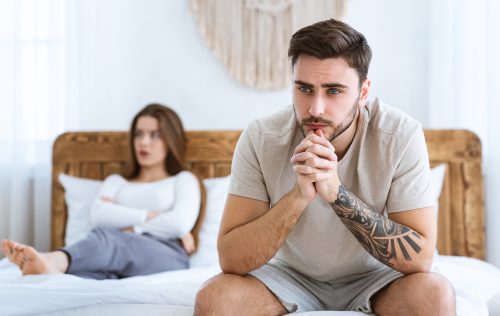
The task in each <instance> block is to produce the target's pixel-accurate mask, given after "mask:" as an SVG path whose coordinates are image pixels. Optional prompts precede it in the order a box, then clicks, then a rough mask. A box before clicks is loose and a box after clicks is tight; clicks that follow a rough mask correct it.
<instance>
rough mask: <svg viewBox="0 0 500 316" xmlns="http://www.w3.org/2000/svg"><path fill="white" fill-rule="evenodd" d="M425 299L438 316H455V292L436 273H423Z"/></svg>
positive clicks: (447, 282) (446, 281) (445, 280)
mask: <svg viewBox="0 0 500 316" xmlns="http://www.w3.org/2000/svg"><path fill="white" fill-rule="evenodd" d="M422 277H423V278H424V281H423V282H424V283H425V289H426V291H425V296H426V297H425V299H426V301H427V302H428V304H429V305H430V306H433V309H434V310H435V311H436V314H439V315H454V314H455V300H456V299H455V292H454V290H453V287H452V286H451V284H450V282H449V281H448V280H447V279H446V278H445V277H443V276H441V275H440V274H437V273H425V275H423V276H422Z"/></svg>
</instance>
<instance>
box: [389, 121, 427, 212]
mask: <svg viewBox="0 0 500 316" xmlns="http://www.w3.org/2000/svg"><path fill="white" fill-rule="evenodd" d="M402 143H403V144H404V145H405V147H404V149H403V154H402V156H401V159H400V161H399V163H398V165H397V167H396V171H395V174H394V177H393V179H392V184H391V188H390V191H389V196H388V199H387V212H388V213H396V212H402V211H408V210H413V209H417V208H423V207H429V206H435V204H436V202H435V201H434V199H433V197H432V190H431V183H430V169H429V155H428V153H427V146H426V144H425V137H424V133H423V130H422V128H418V129H416V130H415V132H413V134H412V135H411V136H410V139H409V140H408V141H404V142H402Z"/></svg>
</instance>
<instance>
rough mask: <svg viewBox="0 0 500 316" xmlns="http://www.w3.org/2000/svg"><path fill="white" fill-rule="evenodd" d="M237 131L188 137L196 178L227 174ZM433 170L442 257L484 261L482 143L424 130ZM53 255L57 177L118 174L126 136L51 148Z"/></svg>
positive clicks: (61, 140)
mask: <svg viewBox="0 0 500 316" xmlns="http://www.w3.org/2000/svg"><path fill="white" fill-rule="evenodd" d="M239 135H240V131H190V132H188V133H187V136H188V150H187V159H188V162H189V164H190V166H191V167H192V168H193V169H194V170H195V171H196V172H198V174H199V175H201V176H203V177H205V178H210V177H219V176H225V175H228V174H229V173H230V169H231V159H232V156H233V150H234V147H235V145H236V142H237V140H238V137H239ZM425 138H426V142H427V147H428V149H429V157H430V163H431V165H432V166H434V165H437V164H440V163H445V164H446V165H447V170H446V176H445V181H444V185H443V189H442V193H441V197H440V200H439V220H438V225H439V227H438V250H439V252H440V254H446V255H461V256H468V257H474V258H480V259H484V257H485V239H484V203H483V179H482V169H481V143H480V141H479V139H478V137H477V136H476V135H474V134H473V133H471V132H469V131H464V130H426V131H425ZM52 159H53V169H52V249H56V248H59V247H62V246H63V244H64V234H65V223H66V219H67V210H66V204H65V202H64V191H63V188H62V187H61V185H60V184H59V182H58V181H57V175H58V174H59V173H61V172H63V173H66V174H70V175H73V176H78V177H84V178H90V179H104V178H105V177H106V176H108V175H110V174H112V173H117V172H120V171H121V170H122V169H123V167H124V165H125V162H126V161H127V159H128V138H127V133H126V132H76V133H65V134H62V135H61V136H59V137H58V138H57V139H56V141H55V142H54V147H53V157H52Z"/></svg>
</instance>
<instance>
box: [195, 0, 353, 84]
mask: <svg viewBox="0 0 500 316" xmlns="http://www.w3.org/2000/svg"><path fill="white" fill-rule="evenodd" d="M345 1H346V0H190V10H191V12H192V14H193V15H194V16H195V18H196V20H197V22H198V26H199V28H200V32H201V33H202V35H203V37H204V38H205V40H206V42H207V45H208V46H209V47H210V49H211V50H212V51H213V52H214V54H215V55H216V56H217V58H218V59H219V60H220V61H221V62H222V63H223V64H224V65H225V66H226V68H227V69H228V70H229V72H230V73H231V74H232V75H233V76H234V77H235V78H236V79H237V80H238V81H240V82H241V83H243V84H245V85H248V86H251V87H254V88H257V89H262V90H275V89H282V88H285V87H287V86H288V84H289V83H290V81H291V68H290V64H289V61H288V58H287V52H288V44H289V41H290V38H291V36H292V34H293V33H294V32H295V31H296V30H298V29H300V28H302V27H304V26H306V25H309V24H312V23H314V22H317V21H321V20H327V19H330V18H340V17H341V15H342V13H343V9H344V3H345Z"/></svg>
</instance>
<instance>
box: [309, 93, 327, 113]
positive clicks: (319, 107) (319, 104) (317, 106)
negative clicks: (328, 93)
mask: <svg viewBox="0 0 500 316" xmlns="http://www.w3.org/2000/svg"><path fill="white" fill-rule="evenodd" d="M324 113H325V102H324V100H323V99H322V98H321V97H317V98H315V99H314V100H312V103H311V105H310V107H309V114H311V116H316V117H321V116H322V115H323V114H324Z"/></svg>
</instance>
